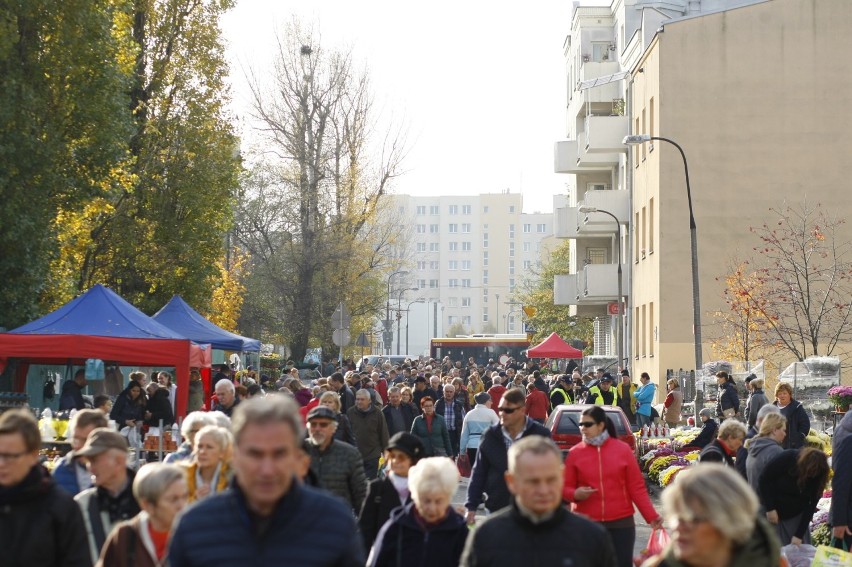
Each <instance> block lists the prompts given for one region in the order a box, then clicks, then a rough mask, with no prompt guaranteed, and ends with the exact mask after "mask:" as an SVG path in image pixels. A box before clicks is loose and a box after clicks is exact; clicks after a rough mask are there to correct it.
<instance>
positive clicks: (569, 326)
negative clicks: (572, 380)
mask: <svg viewBox="0 0 852 567" xmlns="http://www.w3.org/2000/svg"><path fill="white" fill-rule="evenodd" d="M570 245H571V243H570V241H568V240H566V241H564V242H562V243H560V244H559V245H557V246H556V247H555V248H554V249H553V251H552V252H551V255H550V258H549V259H548V261H547V262H546V263H545V264H543V265H542V266H541V268H539V269H535V268H533V269H531V270H530V271H529V273H528V274H527V276H526V277H524V278H523V279H522V283H521V286H520V290H519V291H518V292H517V293H516V294H515V296H514V297H513V301H515V302H517V303H521V304H522V305H524V306H529V307H535V315H534V316H532V317H529V318H527V322H528V323H529V324H530V325H532V327H533V328H534V329H535V333H534V335H533V338H532V342H533V343H538V342H541V341H543V340H544V339H546V338H547V337H548V336H550V334H551V333H554V332H555V333H558V334H559V336H560V337H562V338H564V339H565V340H571V339H579V340H583V341H586V342H587V343H588V344H589V345H591V344H592V342H593V339H594V326H593V321H592V320H591V319H588V318H584V317H572V316H571V315H570V311H569V310H570V306H568V305H554V303H553V280H554V278H555V277H556V275H558V274H565V273H567V272H568V267H569V260H570Z"/></svg>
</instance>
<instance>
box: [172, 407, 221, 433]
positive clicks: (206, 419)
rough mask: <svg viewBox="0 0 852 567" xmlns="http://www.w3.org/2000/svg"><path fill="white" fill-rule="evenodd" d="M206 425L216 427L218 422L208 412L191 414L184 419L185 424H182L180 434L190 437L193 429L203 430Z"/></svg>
mask: <svg viewBox="0 0 852 567" xmlns="http://www.w3.org/2000/svg"><path fill="white" fill-rule="evenodd" d="M219 413H222V412H219ZM222 415H225V414H222ZM225 417H227V416H225ZM205 425H216V420H215V419H214V418H213V416H211V415H210V414H208V413H207V412H203V411H194V412H191V413H190V414H189V415H187V416H186V417H185V418H184V420H183V423H181V424H180V434H181V435H183V436H184V437H189V432H190V431H192V430H193V429H201V427H204V426H205Z"/></svg>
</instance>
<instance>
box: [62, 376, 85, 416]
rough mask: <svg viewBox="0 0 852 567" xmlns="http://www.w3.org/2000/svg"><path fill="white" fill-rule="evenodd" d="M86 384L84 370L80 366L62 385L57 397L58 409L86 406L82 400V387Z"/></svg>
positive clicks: (82, 407) (78, 408) (77, 408)
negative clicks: (72, 377)
mask: <svg viewBox="0 0 852 567" xmlns="http://www.w3.org/2000/svg"><path fill="white" fill-rule="evenodd" d="M87 385H88V382H87V381H86V371H85V370H83V369H82V368H80V369H79V370H77V372H75V373H74V379H73V380H69V381H68V382H65V383H64V384H63V385H62V395H61V396H60V397H59V411H64V410H72V409H75V410H81V409H84V408H85V407H86V402H85V401H84V400H83V388H85V387H86V386H87Z"/></svg>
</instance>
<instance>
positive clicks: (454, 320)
mask: <svg viewBox="0 0 852 567" xmlns="http://www.w3.org/2000/svg"><path fill="white" fill-rule="evenodd" d="M458 321H459V318H458V316H456V315H449V316H448V317H447V323H449V324H450V326H451V327H452V326H453V325H455V324H456V323H458Z"/></svg>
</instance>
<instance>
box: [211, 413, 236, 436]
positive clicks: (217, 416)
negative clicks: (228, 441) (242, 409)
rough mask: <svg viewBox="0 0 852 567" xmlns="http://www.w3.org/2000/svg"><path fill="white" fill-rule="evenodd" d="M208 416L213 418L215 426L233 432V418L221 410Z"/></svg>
mask: <svg viewBox="0 0 852 567" xmlns="http://www.w3.org/2000/svg"><path fill="white" fill-rule="evenodd" d="M207 415H208V416H209V417H211V418H213V424H214V425H218V426H219V427H224V428H225V429H227V430H228V431H230V430H231V418H230V417H228V416H227V415H225V413H224V412H221V411H219V410H216V411H211V412H208V413H207Z"/></svg>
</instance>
